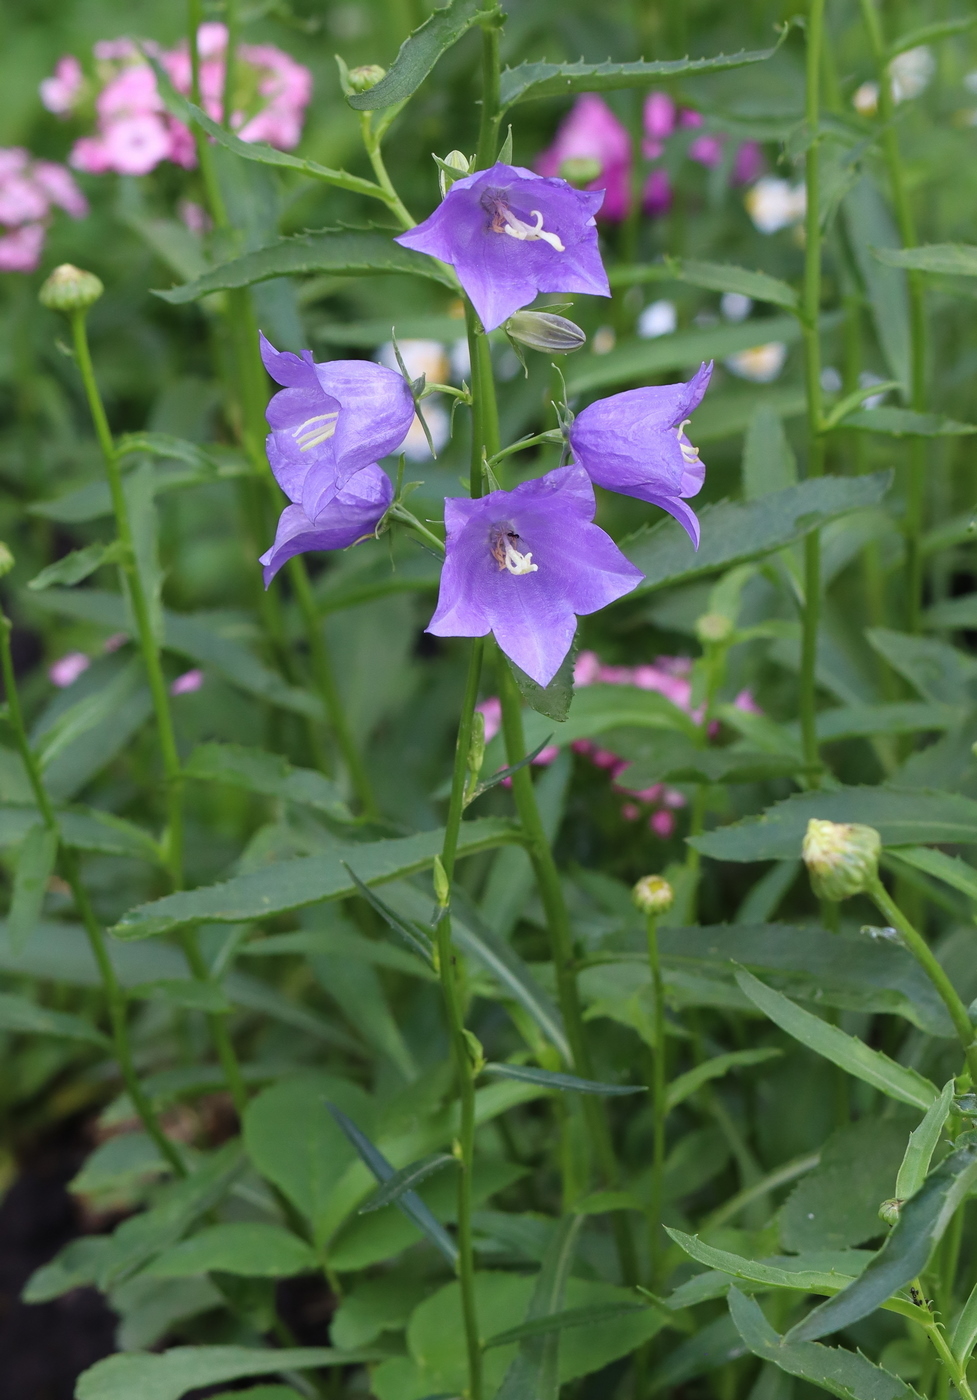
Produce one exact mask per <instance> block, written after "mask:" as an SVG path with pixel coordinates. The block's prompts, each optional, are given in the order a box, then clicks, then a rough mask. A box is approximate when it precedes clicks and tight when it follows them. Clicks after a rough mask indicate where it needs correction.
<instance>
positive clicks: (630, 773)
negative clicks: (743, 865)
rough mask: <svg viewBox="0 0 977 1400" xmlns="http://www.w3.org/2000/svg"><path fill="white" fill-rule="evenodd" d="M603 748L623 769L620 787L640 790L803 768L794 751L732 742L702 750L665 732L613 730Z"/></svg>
mask: <svg viewBox="0 0 977 1400" xmlns="http://www.w3.org/2000/svg"><path fill="white" fill-rule="evenodd" d="M607 743H608V747H609V748H610V749H612V750H613V752H614V753H616V754H617V755H618V757H619V758H623V759H627V760H628V766H627V768H626V769H625V770H624V772H623V773H621V774H620V775H619V779H618V780H616V781H619V785H620V786H625V787H628V788H631V789H634V790H638V791H640V790H641V789H643V788H649V787H652V786H653V785H654V784H655V783H663V782H670V783H752V782H763V781H765V780H767V779H770V778H783V777H790V776H791V774H793V773H796V772H798V770H799V769H801V768H803V766H804V760H803V756H802V755H801V754H800V753H795V754H790V753H768V752H765V751H763V750H759V749H749V748H747V747H746V746H745V745H741V744H735V745H729V746H725V745H724V746H722V747H718V746H717V747H713V748H702V746H701V745H699V744H696V743H694V742H693V740H692V739H690V738H688V737H686V736H685V735H679V734H674V733H670V732H669V731H667V730H659V731H657V732H656V731H649V730H644V731H641V730H628V729H615V730H612V731H611V733H610V734H609V736H608V740H607Z"/></svg>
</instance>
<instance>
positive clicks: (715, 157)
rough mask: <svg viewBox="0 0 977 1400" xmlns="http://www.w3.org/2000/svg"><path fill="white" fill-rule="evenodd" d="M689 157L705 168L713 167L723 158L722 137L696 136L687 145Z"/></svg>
mask: <svg viewBox="0 0 977 1400" xmlns="http://www.w3.org/2000/svg"><path fill="white" fill-rule="evenodd" d="M689 158H690V160H694V161H697V162H698V164H699V165H704V166H705V167H706V169H707V170H711V169H713V167H714V166H717V165H719V163H720V161H721V160H722V158H723V140H722V137H721V136H697V137H696V138H695V140H694V141H693V142H692V144H691V146H690V147H689Z"/></svg>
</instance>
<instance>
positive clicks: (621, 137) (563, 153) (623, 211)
mask: <svg viewBox="0 0 977 1400" xmlns="http://www.w3.org/2000/svg"><path fill="white" fill-rule="evenodd" d="M578 160H593V161H595V162H596V163H597V165H598V166H599V168H600V173H599V174H598V175H597V176H596V177H595V178H594V179H593V180H591V181H590V183H589V184H588V185H587V189H589V190H603V191H604V203H603V204H602V205H601V209H600V217H601V218H602V219H607V220H608V221H609V222H611V223H620V221H621V220H622V219H625V218H627V213H628V208H629V207H630V204H631V188H630V181H631V137H630V136H629V135H628V130H627V127H625V126H624V124H623V123H622V122H620V121H619V120H618V119H617V117H616V116H615V115H614V113H613V112H612V111H611V109H610V107H608V105H607V103H606V102H605V101H604V99H603V98H602V97H598V95H597V94H596V93H595V92H585V93H583V95H582V96H580V97H578V98H577V100H576V102H575V103H574V104H573V106H572V107H571V109H570V111H569V112H568V113H567V115H566V116H565V117H564V119H563V121H562V122H561V123H560V125H559V127H558V128H557V132H556V136H555V137H554V140H553V144H552V145H551V146H548V147H547V149H546V150H545V151H543V152H542V153H541V154H540V155H539V156H538V157H537V160H536V169H537V171H538V172H539V174H540V175H562V176H564V178H565V177H566V171H565V170H563V169H562V167H563V165H564V162H565V161H578Z"/></svg>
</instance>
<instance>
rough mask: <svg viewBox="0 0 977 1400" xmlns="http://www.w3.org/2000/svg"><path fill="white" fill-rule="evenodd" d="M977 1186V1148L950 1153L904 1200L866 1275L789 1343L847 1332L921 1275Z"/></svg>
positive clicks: (806, 1323) (822, 1309) (814, 1315)
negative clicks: (944, 1234) (976, 1182)
mask: <svg viewBox="0 0 977 1400" xmlns="http://www.w3.org/2000/svg"><path fill="white" fill-rule="evenodd" d="M975 1181H977V1144H974V1143H970V1144H968V1145H967V1146H965V1147H960V1148H958V1149H957V1150H956V1151H955V1152H951V1153H950V1155H949V1156H948V1157H945V1158H944V1159H943V1161H942V1162H941V1163H940V1164H939V1166H938V1167H936V1168H935V1170H934V1171H932V1172H931V1173H930V1175H929V1176H928V1177H927V1178H926V1181H925V1183H924V1184H923V1185H922V1186H921V1187H920V1188H919V1190H918V1191H917V1192H916V1194H915V1195H914V1196H912V1197H911V1198H910V1199H909V1200H908V1201H905V1202H904V1203H903V1206H902V1210H901V1212H900V1215H899V1219H898V1221H897V1222H896V1224H895V1226H894V1227H893V1229H892V1233H891V1234H890V1235H889V1236H888V1238H887V1239H886V1241H885V1243H884V1244H883V1246H882V1248H881V1249H880V1250H879V1252H878V1254H877V1255H876V1256H875V1258H874V1259H873V1260H872V1262H871V1263H870V1264H869V1265H868V1266H867V1268H866V1269H865V1272H864V1273H863V1274H862V1275H861V1277H860V1278H858V1279H856V1280H855V1282H854V1283H852V1284H850V1285H849V1286H848V1287H847V1288H846V1289H845V1290H844V1291H843V1292H842V1293H839V1294H838V1295H837V1296H836V1297H835V1298H831V1299H829V1301H828V1302H827V1303H822V1304H821V1305H820V1306H819V1307H816V1308H815V1309H814V1310H813V1312H810V1313H809V1314H808V1315H807V1317H806V1318H804V1320H803V1321H802V1322H799V1323H798V1324H797V1325H796V1326H795V1327H792V1328H791V1330H790V1332H788V1333H787V1340H788V1341H791V1340H796V1341H799V1342H805V1341H813V1340H815V1339H816V1338H818V1337H825V1336H827V1335H828V1333H830V1332H837V1331H838V1330H839V1329H840V1328H842V1327H849V1326H851V1324H852V1323H853V1322H857V1321H858V1320H859V1319H860V1318H863V1317H867V1316H868V1314H869V1313H871V1312H874V1311H875V1309H876V1308H878V1307H881V1306H882V1305H883V1303H885V1302H886V1301H887V1300H888V1299H889V1298H891V1296H892V1295H893V1294H894V1293H895V1292H897V1290H898V1289H900V1288H904V1287H905V1286H906V1285H907V1284H910V1283H912V1281H913V1280H914V1279H915V1278H917V1277H918V1275H919V1274H921V1273H922V1271H923V1269H925V1268H926V1265H927V1263H928V1262H929V1258H930V1255H931V1254H932V1252H933V1250H934V1248H935V1247H936V1245H937V1244H938V1243H939V1241H940V1240H941V1239H942V1238H943V1233H944V1231H945V1230H946V1228H947V1226H948V1225H949V1223H950V1221H951V1220H952V1219H953V1216H954V1214H955V1213H956V1211H957V1208H958V1207H959V1206H960V1205H961V1203H962V1202H963V1201H964V1200H965V1199H966V1197H967V1195H968V1194H969V1192H970V1190H971V1188H972V1186H973V1185H974V1182H975Z"/></svg>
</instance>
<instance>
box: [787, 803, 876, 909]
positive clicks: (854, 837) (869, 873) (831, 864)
mask: <svg viewBox="0 0 977 1400" xmlns="http://www.w3.org/2000/svg"><path fill="white" fill-rule="evenodd" d="M881 849H882V840H881V838H880V836H879V833H878V832H877V831H876V830H875V828H874V827H871V826H859V825H858V824H856V823H854V822H826V821H818V820H817V819H816V818H814V817H812V818H811V820H810V821H809V822H808V824H807V832H806V834H805V836H804V842H803V845H802V847H801V853H802V855H803V857H804V864H805V865H806V866H807V873H808V874H809V875H810V877H811V888H812V889H813V890H814V893H815V894H816V895H817V896H818V898H819V899H829V900H831V901H832V902H837V901H838V900H841V899H848V898H849V897H850V896H851V895H853V894H861V893H862V891H863V890H866V889H867V888H868V887H869V885H870V884H871V882H872V881H873V880H875V879H877V878H878V871H879V852H880V851H881Z"/></svg>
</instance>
